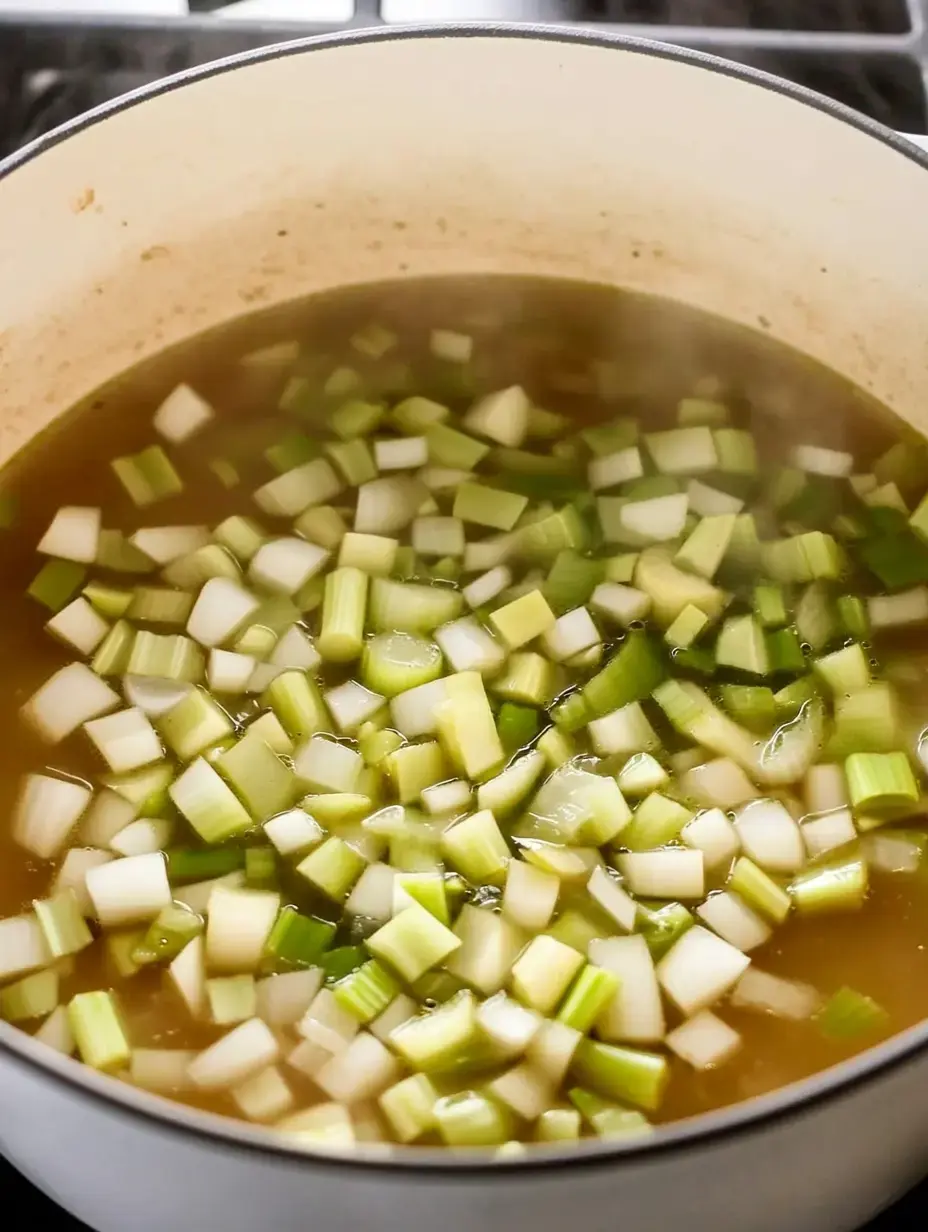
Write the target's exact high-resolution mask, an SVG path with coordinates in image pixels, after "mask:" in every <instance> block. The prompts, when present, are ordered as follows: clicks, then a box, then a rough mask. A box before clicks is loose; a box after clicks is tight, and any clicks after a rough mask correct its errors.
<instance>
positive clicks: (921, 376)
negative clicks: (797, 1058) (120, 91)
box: [0, 27, 928, 1232]
mask: <svg viewBox="0 0 928 1232" xmlns="http://www.w3.org/2000/svg"><path fill="white" fill-rule="evenodd" d="M926 170H928V156H926V154H924V153H922V152H920V151H919V150H918V149H917V148H916V147H915V146H914V145H911V144H910V143H908V142H907V141H905V140H904V139H902V138H900V137H898V136H896V135H894V134H892V133H890V132H889V131H887V130H885V129H882V128H881V127H880V126H879V125H877V124H874V123H871V122H869V121H867V120H865V119H864V118H862V117H861V116H859V115H856V114H854V113H852V112H850V111H848V110H846V109H844V108H842V107H841V106H839V105H837V104H835V103H831V102H828V101H826V100H824V99H822V98H819V97H818V96H815V95H812V94H810V93H808V92H806V91H804V90H801V89H799V88H798V87H795V86H792V85H789V84H787V83H785V82H782V81H778V80H776V79H773V78H770V77H767V76H765V75H763V74H761V73H758V72H754V71H752V70H749V69H744V68H740V67H736V66H734V65H731V64H727V63H725V62H722V61H719V60H714V59H712V58H710V57H708V56H704V55H700V54H698V53H693V52H688V51H684V50H680V49H677V48H669V47H664V46H660V45H658V44H653V43H643V42H634V41H631V40H624V41H623V40H621V39H617V38H610V37H605V36H595V35H586V34H579V35H578V34H568V33H567V32H565V31H564V30H563V29H544V28H529V27H518V28H505V27H469V28H460V29H457V28H455V29H452V30H448V29H441V28H437V29H436V28H431V29H429V30H426V31H416V30H387V31H383V30H378V31H372V32H364V33H360V34H355V35H345V36H337V37H331V38H323V39H310V40H307V41H305V42H297V43H292V44H286V45H283V46H280V47H276V48H273V47H272V48H267V49H264V50H261V51H257V52H254V53H249V54H246V55H242V56H239V57H236V58H234V59H230V60H227V61H224V62H221V63H218V64H213V65H208V66H206V67H205V68H202V69H198V70H194V71H191V72H189V73H187V74H184V75H181V76H179V77H175V78H171V79H168V80H166V81H163V82H159V83H158V84H156V85H155V86H153V87H151V88H148V89H145V90H142V91H138V92H136V93H135V94H131V95H127V96H126V97H124V98H122V99H120V100H117V101H116V102H115V103H112V104H109V105H107V106H105V107H102V108H99V109H97V110H96V111H94V112H91V113H90V114H88V115H87V116H84V117H82V118H81V119H79V120H77V121H76V122H74V123H72V124H69V125H66V126H65V127H64V128H62V129H59V130H58V131H57V132H55V133H53V134H51V135H50V136H48V137H46V138H43V139H42V140H41V141H39V142H37V143H35V144H34V145H32V146H30V147H29V148H27V149H26V150H24V151H21V152H20V153H18V154H16V155H14V156H13V157H12V158H11V159H9V160H8V161H7V162H6V163H5V164H3V165H2V166H0V236H2V237H3V238H2V239H0V387H2V399H0V463H2V462H3V461H5V460H6V459H7V458H9V457H10V456H11V455H12V454H13V453H15V452H16V451H17V450H18V449H19V448H20V447H21V446H22V445H24V444H25V443H26V442H27V441H28V440H29V439H30V438H31V437H33V436H34V435H35V434H36V433H38V432H39V431H40V430H41V429H43V428H44V427H45V426H46V425H47V424H49V423H50V422H51V421H52V420H54V419H55V418H56V417H57V416H58V415H59V414H60V413H61V412H63V411H64V410H65V409H66V408H67V407H68V406H69V405H71V404H72V403H74V402H75V401H77V400H78V399H79V398H80V397H81V396H82V395H84V394H86V393H87V392H88V391H89V390H91V389H92V388H93V387H95V386H97V385H99V384H100V383H102V382H104V381H105V380H107V379H108V378H110V377H111V376H113V375H114V374H115V373H117V372H118V371H120V370H122V369H125V368H127V367H129V366H131V365H132V364H133V363H135V362H137V361H139V360H141V359H144V358H145V357H146V356H148V355H150V354H152V353H154V352H157V351H158V350H160V349H162V348H164V347H166V346H169V345H171V344H172V343H174V342H177V341H179V340H181V339H183V338H185V337H187V336H189V335H191V334H193V333H195V332H198V331H200V330H203V329H205V328H207V327H210V326H214V325H217V324H219V323H221V322H223V321H225V320H227V319H230V318H233V317H235V316H237V315H240V314H241V313H243V312H245V311H247V310H250V309H253V308H259V307H264V306H267V305H270V304H273V303H277V302H283V301H286V300H288V299H291V298H294V297H297V296H302V295H305V294H307V293H309V292H312V291H315V290H317V289H322V288H325V287H329V286H332V285H335V284H339V283H346V282H361V281H371V280H376V279H381V278H389V277H395V276H397V275H403V274H409V275H424V274H433V273H449V272H479V271H506V272H509V273H541V274H547V275H554V276H560V277H571V278H581V279H588V280H597V281H603V282H610V283H618V284H623V285H626V286H629V287H632V288H635V289H639V290H643V291H648V292H655V293H658V294H660V295H664V296H669V297H671V298H675V299H679V300H681V301H684V302H686V303H688V304H691V305H695V306H696V307H699V308H702V309H707V310H709V311H711V312H715V313H718V314H720V315H721V316H724V317H728V318H731V319H733V320H735V321H739V322H742V323H745V324H748V325H752V326H756V325H757V324H758V323H761V324H763V325H764V327H765V328H766V329H768V330H769V332H770V333H771V334H772V335H773V336H775V337H776V338H778V339H780V340H781V341H783V342H785V343H787V344H789V345H791V346H793V347H797V348H799V349H800V350H803V351H806V352H807V353H809V354H811V355H813V356H814V357H815V358H816V359H818V360H820V361H822V362H823V363H825V364H827V365H828V366H829V367H831V368H834V369H836V370H837V371H839V372H841V373H843V374H844V375H845V376H847V377H849V378H850V379H851V380H853V381H855V382H856V383H857V384H858V385H860V386H862V387H863V388H864V389H866V390H868V391H870V392H871V393H873V394H874V395H875V396H876V397H878V398H880V399H881V400H882V401H884V402H885V403H887V404H888V405H889V406H890V407H891V408H892V409H893V410H895V411H896V412H897V413H898V414H899V415H900V416H901V417H902V418H904V419H906V420H908V421H909V422H910V423H912V424H914V425H915V426H916V427H918V428H920V429H922V430H924V431H928V366H926V363H925V357H926V354H928V311H926V308H928V245H926V244H925V238H924V226H925V223H924V220H925V218H926V217H928V174H926ZM925 1084H928V1027H920V1028H918V1029H915V1030H913V1031H910V1032H908V1033H906V1034H905V1035H902V1036H899V1037H897V1038H895V1039H893V1040H892V1041H890V1042H889V1043H887V1044H885V1045H884V1046H882V1047H880V1048H878V1049H875V1050H873V1051H872V1052H870V1053H868V1054H866V1055H865V1056H863V1057H862V1058H859V1059H857V1060H854V1061H852V1062H849V1063H846V1064H843V1065H840V1066H838V1067H836V1068H834V1069H832V1070H829V1071H828V1072H827V1073H825V1074H822V1075H819V1076H818V1077H817V1078H815V1079H813V1080H811V1081H808V1082H805V1083H803V1084H800V1085H797V1086H795V1087H792V1088H789V1089H787V1090H784V1091H781V1092H779V1093H776V1094H774V1095H771V1096H768V1097H764V1098H760V1099H757V1100H754V1101H752V1102H750V1103H746V1104H743V1105H741V1106H738V1107H735V1108H731V1109H727V1110H724V1111H722V1112H718V1113H715V1114H712V1115H709V1116H705V1117H703V1118H700V1119H699V1120H696V1121H693V1122H690V1123H683V1124H678V1125H676V1126H671V1127H669V1128H666V1129H662V1130H660V1131H659V1132H657V1133H656V1134H655V1135H654V1136H653V1137H652V1138H650V1139H648V1140H646V1141H636V1142H629V1143H621V1142H619V1143H608V1142H606V1143H595V1142H594V1143H589V1144H585V1145H584V1146H583V1147H582V1148H572V1149H570V1150H564V1151H558V1150H556V1149H555V1150H552V1152H551V1153H549V1154H546V1155H545V1156H544V1157H543V1158H541V1157H539V1156H537V1155H536V1156H532V1155H529V1156H528V1157H527V1158H526V1159H507V1160H505V1161H498V1162H495V1163H492V1164H488V1163H486V1161H481V1160H478V1159H471V1158H464V1157H456V1156H451V1155H439V1154H431V1155H427V1154H426V1153H424V1152H417V1151H414V1150H409V1151H405V1152H402V1153H400V1154H398V1155H397V1156H394V1157H386V1156H385V1155H384V1154H383V1153H380V1154H375V1153H373V1148H364V1147H363V1146H362V1147H359V1148H358V1151H357V1152H356V1153H353V1154H352V1155H351V1156H350V1157H341V1156H335V1155H325V1154H323V1153H321V1152H318V1153H308V1152H300V1151H296V1150H294V1149H292V1148H289V1147H286V1146H282V1145H279V1144H278V1143H276V1142H274V1141H272V1139H271V1136H270V1135H269V1134H267V1133H265V1132H262V1131H259V1130H254V1129H251V1128H249V1127H248V1126H244V1125H239V1124H237V1123H235V1122H232V1121H227V1120H223V1119H221V1118H219V1117H214V1116H210V1115H207V1114H201V1113H196V1112H192V1111H190V1110H187V1109H183V1108H180V1107H177V1106H174V1105H171V1104H169V1103H167V1102H165V1101H163V1100H160V1099H159V1098H157V1097H155V1096H149V1095H146V1094H143V1093H141V1092H139V1091H136V1090H133V1089H131V1088H130V1087H128V1086H127V1085H124V1084H119V1083H117V1082H116V1081H114V1080H110V1079H108V1078H106V1077H104V1076H101V1075H98V1074H96V1073H93V1072H91V1071H89V1070H87V1069H84V1068H82V1067H80V1066H79V1065H78V1064H77V1063H75V1062H72V1061H71V1060H69V1059H67V1058H62V1057H60V1056H58V1055H57V1054H55V1055H52V1054H51V1053H50V1052H46V1051H45V1050H44V1049H43V1048H42V1047H41V1046H40V1045H38V1044H36V1043H35V1042H34V1041H33V1040H31V1039H30V1038H28V1037H27V1036H25V1035H23V1034H20V1033H18V1032H17V1031H15V1030H13V1029H12V1028H10V1027H8V1026H6V1025H5V1024H0V1147H2V1150H3V1151H4V1153H5V1154H7V1155H8V1157H9V1158H10V1160H11V1161H12V1162H13V1163H14V1164H15V1165H16V1166H17V1167H18V1168H20V1169H21V1170H22V1171H23V1172H24V1173H25V1174H26V1176H27V1177H29V1178H30V1179H31V1180H32V1181H33V1182H34V1183H35V1184H36V1185H38V1187H39V1188H41V1189H43V1190H45V1191H46V1192H47V1193H48V1194H50V1195H51V1197H53V1198H54V1199H55V1200H56V1201H57V1202H59V1203H60V1204H61V1205H62V1206H64V1207H65V1208H67V1209H68V1210H70V1211H71V1212H73V1213H74V1214H75V1215H76V1216H77V1217H78V1218H79V1219H81V1220H83V1221H84V1222H85V1223H87V1224H89V1225H90V1226H91V1227H93V1228H96V1229H98V1230H99V1232H126V1230H127V1229H130V1230H131V1232H164V1229H165V1228H168V1229H172V1228H177V1227H181V1226H189V1227H194V1228H196V1229H198V1230H199V1229H204V1230H206V1229H222V1230H223V1232H254V1229H256V1228H259V1227H261V1228H269V1229H273V1230H274V1232H297V1230H298V1229H300V1230H302V1229H305V1228H307V1227H316V1228H319V1229H323V1228H324V1229H325V1230H326V1232H342V1230H344V1232H349V1230H350V1232H356V1229H358V1228H359V1227H361V1226H364V1225H365V1224H371V1225H374V1226H376V1227H377V1228H378V1229H379V1230H380V1232H408V1230H409V1229H410V1228H421V1227H425V1226H429V1225H431V1224H433V1223H434V1222H435V1221H436V1220H439V1221H440V1222H441V1224H442V1226H443V1228H445V1229H446V1230H447V1232H477V1230H478V1229H480V1232H504V1230H508V1229H509V1228H511V1227H512V1226H514V1225H515V1223H516V1222H518V1223H520V1224H524V1225H526V1226H529V1227H532V1228H534V1229H536V1230H537V1232H548V1230H550V1232H561V1230H562V1229H563V1228H565V1227H569V1226H570V1225H571V1222H572V1221H573V1220H575V1219H577V1218H578V1217H579V1218H580V1219H582V1221H583V1223H584V1225H585V1227H586V1228H587V1229H589V1232H600V1230H605V1229H607V1228H609V1229H611V1228H613V1227H615V1226H616V1225H617V1224H619V1223H621V1225H622V1226H623V1227H624V1228H625V1229H627V1230H628V1232H666V1229H668V1228H671V1227H677V1226H684V1225H687V1226H690V1227H695V1228H697V1229H703V1228H705V1229H709V1228H711V1229H713V1232H724V1230H725V1229H739V1230H740V1229H745V1228H747V1229H750V1230H751V1232H782V1229H784V1228H790V1229H791V1230H792V1232H842V1230H844V1229H851V1228H853V1227H855V1226H857V1225H859V1224H860V1223H862V1222H864V1221H865V1220H866V1219H868V1218H869V1217H870V1216H871V1215H872V1214H873V1213H874V1212H876V1211H877V1210H878V1209H879V1208H880V1207H882V1206H883V1205H884V1204H885V1203H887V1202H888V1201H889V1200H891V1199H892V1198H894V1197H895V1196H896V1195H897V1194H899V1193H900V1192H901V1191H902V1190H904V1189H905V1188H907V1187H908V1186H910V1185H911V1184H912V1183H913V1182H914V1181H915V1180H916V1179H917V1177H918V1176H919V1175H920V1174H921V1173H922V1171H923V1169H924V1167H925V1162H926V1160H925V1148H924V1145H923V1144H924V1142H925V1141H926V1139H928V1101H926V1100H925V1099H924V1097H923V1094H922V1092H923V1090H924V1089H925Z"/></svg>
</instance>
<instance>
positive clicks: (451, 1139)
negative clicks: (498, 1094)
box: [434, 1091, 512, 1147]
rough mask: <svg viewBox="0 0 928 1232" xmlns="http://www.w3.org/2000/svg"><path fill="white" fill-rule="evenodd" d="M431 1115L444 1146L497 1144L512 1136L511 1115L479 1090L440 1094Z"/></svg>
mask: <svg viewBox="0 0 928 1232" xmlns="http://www.w3.org/2000/svg"><path fill="white" fill-rule="evenodd" d="M434 1115H435V1123H436V1126H437V1129H438V1133H439V1135H440V1136H441V1139H442V1141H443V1142H444V1143H445V1145H446V1146H450V1147H479V1146H496V1145H499V1144H501V1143H504V1142H507V1141H508V1140H509V1139H510V1137H511V1135H512V1114H511V1113H510V1112H509V1110H508V1109H507V1108H506V1107H504V1106H503V1105H502V1104H499V1103H497V1102H496V1101H495V1100H493V1099H491V1098H490V1097H489V1096H488V1095H482V1094H481V1093H480V1092H479V1091H460V1092H458V1094H456V1095H447V1096H443V1097H442V1098H441V1099H439V1100H438V1102H437V1103H436V1105H435V1111H434Z"/></svg>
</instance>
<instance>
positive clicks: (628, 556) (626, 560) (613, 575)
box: [552, 552, 638, 606]
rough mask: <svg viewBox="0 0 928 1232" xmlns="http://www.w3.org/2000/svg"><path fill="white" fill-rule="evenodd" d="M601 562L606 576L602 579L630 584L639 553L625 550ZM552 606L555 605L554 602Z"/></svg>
mask: <svg viewBox="0 0 928 1232" xmlns="http://www.w3.org/2000/svg"><path fill="white" fill-rule="evenodd" d="M600 563H601V564H604V565H605V573H604V577H603V578H602V579H600V580H604V581H607V582H623V583H625V584H628V583H630V582H631V581H632V579H633V578H634V576H635V568H636V566H637V564H638V553H637V552H624V553H623V554H621V555H620V556H611V557H610V558H609V559H608V560H606V561H602V562H600ZM552 606H554V605H553V604H552Z"/></svg>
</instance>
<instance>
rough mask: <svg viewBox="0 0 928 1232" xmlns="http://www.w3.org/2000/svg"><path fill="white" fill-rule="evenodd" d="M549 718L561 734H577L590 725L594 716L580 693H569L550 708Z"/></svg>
mask: <svg viewBox="0 0 928 1232" xmlns="http://www.w3.org/2000/svg"><path fill="white" fill-rule="evenodd" d="M551 718H552V719H553V720H554V722H555V723H556V725H557V727H558V728H559V729H561V731H562V732H578V731H580V730H581V728H584V727H586V726H587V724H588V723H590V722H591V721H592V720H593V718H594V715H593V714H592V713H591V711H590V709H589V708H588V706H587V704H586V700H585V699H584V696H583V693H582V691H578V692H576V693H569V694H568V695H567V697H562V698H561V700H560V701H559V702H558V703H557V705H556V706H553V707H552V708H551Z"/></svg>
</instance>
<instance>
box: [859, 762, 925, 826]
mask: <svg viewBox="0 0 928 1232" xmlns="http://www.w3.org/2000/svg"><path fill="white" fill-rule="evenodd" d="M844 773H845V775H846V777H847V789H848V796H849V797H850V801H851V806H852V807H853V808H854V810H855V811H861V812H871V811H877V812H879V811H884V810H888V809H898V808H905V807H906V806H908V805H914V804H916V803H917V802H918V797H919V791H918V783H917V782H916V781H915V775H914V774H913V773H912V767H911V765H910V764H909V759H908V757H907V756H906V754H905V753H900V752H894V753H852V754H851V756H850V757H848V759H847V761H846V762H845V763H844Z"/></svg>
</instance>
